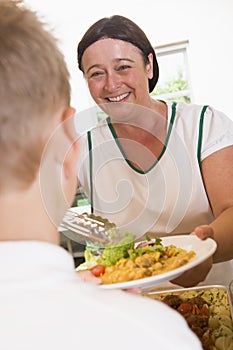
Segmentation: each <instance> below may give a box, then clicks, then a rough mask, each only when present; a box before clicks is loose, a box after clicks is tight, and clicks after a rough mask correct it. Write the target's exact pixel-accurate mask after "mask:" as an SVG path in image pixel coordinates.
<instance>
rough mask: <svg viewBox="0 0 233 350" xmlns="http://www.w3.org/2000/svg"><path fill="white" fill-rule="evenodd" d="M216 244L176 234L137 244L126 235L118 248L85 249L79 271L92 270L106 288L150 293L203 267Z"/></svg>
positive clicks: (192, 236)
mask: <svg viewBox="0 0 233 350" xmlns="http://www.w3.org/2000/svg"><path fill="white" fill-rule="evenodd" d="M216 247H217V245H216V242H215V241H214V240H213V239H211V238H207V239H205V240H201V239H199V238H198V237H197V236H195V235H176V236H170V237H163V238H156V239H151V240H148V241H142V242H137V243H135V242H134V240H133V239H132V234H130V233H126V235H125V237H124V238H123V239H122V240H121V242H119V243H118V244H117V245H115V246H112V247H107V248H105V249H102V250H98V248H96V249H91V248H88V247H87V249H86V250H85V253H84V256H85V262H84V263H83V264H81V265H79V266H78V267H77V269H76V270H77V271H81V270H90V271H91V272H92V273H93V274H94V275H95V276H97V277H100V278H101V279H102V281H103V283H102V284H101V285H100V287H101V288H104V289H130V288H136V287H140V288H141V289H142V290H148V289H151V288H153V287H154V286H156V285H158V284H160V283H162V282H165V281H170V280H172V279H174V278H176V277H178V276H180V275H181V274H182V273H183V272H185V271H187V270H189V269H191V268H193V267H195V266H197V265H199V264H200V263H202V262H203V261H204V260H206V259H207V258H209V257H210V256H211V255H212V254H213V253H214V252H215V250H216Z"/></svg>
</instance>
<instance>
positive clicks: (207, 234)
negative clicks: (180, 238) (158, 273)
mask: <svg viewBox="0 0 233 350" xmlns="http://www.w3.org/2000/svg"><path fill="white" fill-rule="evenodd" d="M191 234H192V235H193V234H195V235H196V236H197V237H199V238H200V239H203V240H204V239H206V238H214V231H213V229H212V227H210V226H209V225H201V226H198V227H196V228H195V229H194V231H193V232H192V233H191ZM212 265H213V257H212V256H211V257H210V258H208V259H207V260H205V261H204V262H202V263H201V264H199V265H197V266H195V267H194V268H193V269H190V270H188V271H186V272H184V273H183V274H182V275H181V276H179V277H177V278H175V279H174V280H172V281H171V282H172V283H175V284H178V285H180V286H182V287H193V286H196V285H197V284H198V283H200V282H202V281H204V280H205V278H206V276H207V275H208V273H209V271H210V269H211V267H212Z"/></svg>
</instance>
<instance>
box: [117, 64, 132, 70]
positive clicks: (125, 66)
mask: <svg viewBox="0 0 233 350" xmlns="http://www.w3.org/2000/svg"><path fill="white" fill-rule="evenodd" d="M129 68H130V66H128V65H126V64H124V65H122V66H120V67H118V69H117V70H118V71H119V70H126V69H129Z"/></svg>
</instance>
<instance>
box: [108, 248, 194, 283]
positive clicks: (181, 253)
mask: <svg viewBox="0 0 233 350" xmlns="http://www.w3.org/2000/svg"><path fill="white" fill-rule="evenodd" d="M195 255H196V254H195V252H194V251H192V250H191V251H186V250H185V249H182V248H178V247H176V246H174V245H170V246H167V247H163V246H162V245H161V246H160V249H157V250H156V251H151V247H150V246H149V245H148V246H146V247H143V248H136V249H134V252H133V254H131V256H130V258H122V259H120V260H119V261H117V262H116V264H114V265H112V266H108V267H106V268H105V272H104V273H103V274H102V275H101V278H102V280H103V283H104V284H111V283H121V282H127V281H132V280H137V279H140V278H145V277H150V276H155V275H158V274H161V273H164V272H168V271H171V270H174V269H176V268H178V267H180V266H183V265H185V264H187V263H188V262H189V261H190V260H191V259H192V258H193V257H194V256H195ZM134 256H135V258H133V257H134Z"/></svg>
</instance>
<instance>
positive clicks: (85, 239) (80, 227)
mask: <svg viewBox="0 0 233 350" xmlns="http://www.w3.org/2000/svg"><path fill="white" fill-rule="evenodd" d="M60 226H61V227H63V228H65V229H66V231H64V232H63V234H64V235H65V236H67V237H68V238H69V239H71V240H73V241H75V242H78V243H82V244H86V243H91V244H94V245H97V246H99V247H106V246H108V245H110V244H112V243H113V242H114V241H115V239H116V238H117V237H119V236H120V233H119V231H118V230H117V228H116V225H115V224H114V223H112V222H110V221H108V219H106V218H102V217H101V216H96V215H94V214H89V213H82V214H77V213H75V212H73V211H71V210H67V212H66V214H65V216H64V218H63V220H62V222H61V224H60Z"/></svg>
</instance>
